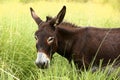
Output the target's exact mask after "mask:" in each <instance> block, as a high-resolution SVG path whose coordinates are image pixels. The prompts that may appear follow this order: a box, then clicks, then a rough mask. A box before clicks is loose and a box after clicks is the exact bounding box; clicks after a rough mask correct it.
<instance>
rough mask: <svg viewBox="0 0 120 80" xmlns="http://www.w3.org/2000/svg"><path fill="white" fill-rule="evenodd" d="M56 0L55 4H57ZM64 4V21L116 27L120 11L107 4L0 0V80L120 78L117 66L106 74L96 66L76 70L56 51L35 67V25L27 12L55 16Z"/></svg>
mask: <svg viewBox="0 0 120 80" xmlns="http://www.w3.org/2000/svg"><path fill="white" fill-rule="evenodd" d="M21 1H22V0H21ZM58 3H59V4H58ZM63 5H66V7H67V13H66V16H65V21H68V22H71V23H74V24H76V25H79V26H85V27H86V26H95V27H104V28H117V27H120V12H119V11H117V10H116V9H114V8H113V7H112V6H110V5H109V4H99V3H92V2H88V3H78V2H68V1H67V0H63V1H59V0H58V1H35V2H32V3H26V4H25V3H21V2H19V1H15V0H13V1H10V2H9V0H6V1H4V0H1V1H0V80H120V77H119V78H118V77H117V73H118V71H120V69H118V70H116V71H114V72H112V73H111V74H110V75H109V76H107V75H106V74H107V71H105V72H103V71H101V70H100V69H99V70H98V71H97V72H95V73H91V72H90V70H88V71H86V70H85V71H81V72H80V73H78V71H77V70H76V68H75V66H74V64H73V67H71V66H70V64H69V63H68V62H67V60H66V59H65V58H63V57H61V56H59V55H58V54H57V53H56V54H55V55H54V59H53V60H52V61H51V67H50V68H49V69H46V70H41V69H38V68H37V67H36V65H35V64H34V61H35V59H36V48H35V39H34V32H35V31H36V30H37V25H36V23H35V22H34V21H33V19H32V17H31V15H30V10H29V8H30V7H33V9H34V10H35V11H36V13H37V14H38V15H39V16H40V17H41V18H42V19H43V20H45V18H46V16H47V15H51V16H56V14H57V13H58V12H59V10H60V9H61V8H62V7H63Z"/></svg>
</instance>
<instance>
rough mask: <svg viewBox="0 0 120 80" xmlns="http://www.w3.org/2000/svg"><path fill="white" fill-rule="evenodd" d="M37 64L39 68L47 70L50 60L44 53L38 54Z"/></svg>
mask: <svg viewBox="0 0 120 80" xmlns="http://www.w3.org/2000/svg"><path fill="white" fill-rule="evenodd" d="M35 64H36V65H37V66H38V68H41V69H45V68H48V67H49V64H50V59H49V58H48V56H47V55H46V54H45V53H44V52H38V53H37V59H36V61H35Z"/></svg>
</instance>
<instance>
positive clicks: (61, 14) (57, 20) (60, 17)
mask: <svg viewBox="0 0 120 80" xmlns="http://www.w3.org/2000/svg"><path fill="white" fill-rule="evenodd" d="M65 13H66V6H63V8H62V9H61V10H60V12H59V13H58V15H57V17H56V18H55V19H54V20H55V22H54V26H57V25H59V24H60V23H61V22H62V21H63V19H64V16H65Z"/></svg>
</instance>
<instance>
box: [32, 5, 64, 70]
mask: <svg viewBox="0 0 120 80" xmlns="http://www.w3.org/2000/svg"><path fill="white" fill-rule="evenodd" d="M30 11H31V16H32V18H33V19H34V20H35V22H36V23H37V25H38V30H37V31H36V32H35V39H36V49H37V59H36V61H35V63H36V65H37V66H38V67H39V68H42V69H44V68H48V66H49V64H50V60H51V57H52V55H53V54H54V53H55V52H56V49H57V38H56V27H57V26H58V25H59V24H60V23H61V22H62V21H63V19H64V16H65V13H66V7H65V6H63V8H62V9H61V11H60V12H59V13H58V15H57V16H56V17H54V18H52V17H48V16H47V17H46V21H42V20H41V19H40V18H39V17H38V16H37V15H36V13H35V11H34V10H33V9H32V8H30Z"/></svg>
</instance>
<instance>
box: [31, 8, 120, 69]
mask: <svg viewBox="0 0 120 80" xmlns="http://www.w3.org/2000/svg"><path fill="white" fill-rule="evenodd" d="M30 11H31V15H32V17H33V19H34V20H35V22H36V23H37V25H38V30H37V31H36V32H35V39H36V48H37V59H36V61H35V63H36V65H37V66H38V67H39V68H42V69H44V68H48V66H49V64H50V60H51V58H52V56H53V54H54V53H55V52H57V53H58V54H60V55H61V56H63V57H65V58H67V60H68V61H69V62H71V60H73V61H74V63H75V64H76V65H77V66H78V68H80V67H82V66H83V65H85V66H86V67H88V66H89V65H90V63H91V62H92V61H93V60H94V64H93V65H99V62H100V60H101V59H102V60H103V62H102V64H103V65H107V63H108V62H109V63H111V62H113V61H114V60H115V59H116V58H117V60H118V61H119V60H120V58H119V55H120V28H116V29H104V28H94V27H83V28H82V27H78V26H75V25H73V24H71V23H69V22H62V21H63V19H64V16H65V13H66V6H63V8H62V9H61V11H60V12H59V13H58V15H57V16H56V17H54V18H52V17H49V16H47V17H46V21H42V20H41V19H40V18H39V17H38V16H37V15H36V13H35V12H34V10H33V9H32V8H30Z"/></svg>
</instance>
